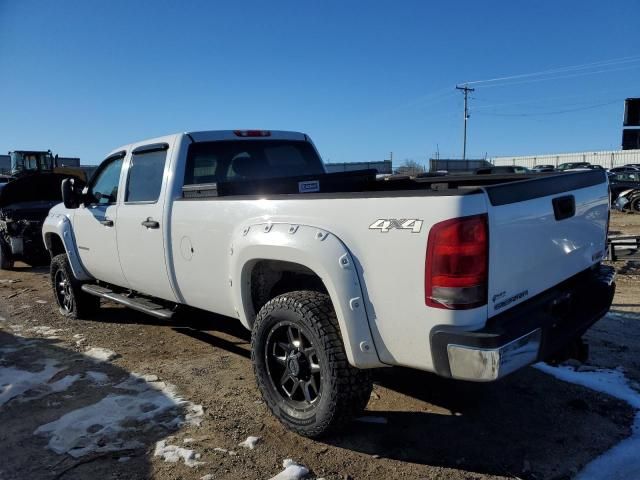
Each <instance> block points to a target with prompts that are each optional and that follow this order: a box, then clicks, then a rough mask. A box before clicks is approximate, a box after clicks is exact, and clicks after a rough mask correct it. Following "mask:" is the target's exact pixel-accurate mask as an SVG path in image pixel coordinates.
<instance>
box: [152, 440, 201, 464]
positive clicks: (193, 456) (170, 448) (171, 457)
mask: <svg viewBox="0 0 640 480" xmlns="http://www.w3.org/2000/svg"><path fill="white" fill-rule="evenodd" d="M153 455H154V456H155V457H162V458H163V460H164V461H165V462H170V463H176V462H179V461H180V460H183V461H184V464H185V465H186V466H187V467H197V466H198V465H204V463H205V462H200V461H199V460H200V454H199V453H196V452H194V451H193V450H189V449H188V448H182V447H178V446H177V445H167V442H166V440H160V441H159V442H157V443H156V449H155V451H154V452H153Z"/></svg>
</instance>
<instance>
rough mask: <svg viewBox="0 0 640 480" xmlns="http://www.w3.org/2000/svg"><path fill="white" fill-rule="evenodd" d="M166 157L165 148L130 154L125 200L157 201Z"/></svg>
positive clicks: (129, 201)
mask: <svg viewBox="0 0 640 480" xmlns="http://www.w3.org/2000/svg"><path fill="white" fill-rule="evenodd" d="M166 159H167V151H166V150H155V151H151V152H141V153H134V154H133V155H132V156H131V165H130V166H129V180H128V181H127V195H126V198H125V202H127V203H134V202H147V203H154V202H157V201H158V198H159V197H160V189H161V188H162V178H163V176H164V164H165V161H166Z"/></svg>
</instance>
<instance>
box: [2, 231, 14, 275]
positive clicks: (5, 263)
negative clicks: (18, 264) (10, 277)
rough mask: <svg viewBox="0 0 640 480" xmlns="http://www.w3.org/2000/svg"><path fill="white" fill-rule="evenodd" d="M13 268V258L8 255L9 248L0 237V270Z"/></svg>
mask: <svg viewBox="0 0 640 480" xmlns="http://www.w3.org/2000/svg"><path fill="white" fill-rule="evenodd" d="M12 268H13V258H12V257H11V254H10V253H9V246H8V245H7V244H6V243H5V241H4V240H3V239H2V238H1V237H0V270H11V269H12Z"/></svg>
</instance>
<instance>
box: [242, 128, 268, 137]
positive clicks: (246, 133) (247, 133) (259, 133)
mask: <svg viewBox="0 0 640 480" xmlns="http://www.w3.org/2000/svg"><path fill="white" fill-rule="evenodd" d="M233 133H235V135H236V136H237V137H270V136H271V132H270V131H269V130H234V131H233Z"/></svg>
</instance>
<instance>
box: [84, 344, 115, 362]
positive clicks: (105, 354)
mask: <svg viewBox="0 0 640 480" xmlns="http://www.w3.org/2000/svg"><path fill="white" fill-rule="evenodd" d="M84 355H85V356H87V357H89V358H91V359H93V360H95V361H97V362H110V361H111V360H113V359H114V358H118V357H119V355H118V354H117V353H116V352H114V351H113V350H109V349H108V348H102V347H91V348H89V349H88V350H86V351H85V352H84Z"/></svg>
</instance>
